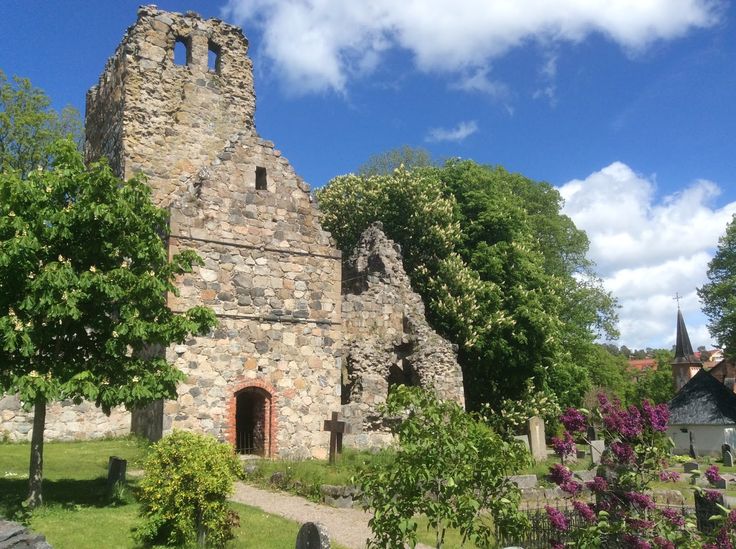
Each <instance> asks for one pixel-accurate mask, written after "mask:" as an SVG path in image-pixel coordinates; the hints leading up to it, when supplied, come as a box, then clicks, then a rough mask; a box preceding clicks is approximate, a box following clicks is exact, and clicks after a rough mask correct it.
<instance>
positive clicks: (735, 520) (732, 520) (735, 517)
mask: <svg viewBox="0 0 736 549" xmlns="http://www.w3.org/2000/svg"><path fill="white" fill-rule="evenodd" d="M727 521H728V523H729V524H731V525H733V524H736V509H732V510H731V512H730V513H729V514H728V519H727Z"/></svg>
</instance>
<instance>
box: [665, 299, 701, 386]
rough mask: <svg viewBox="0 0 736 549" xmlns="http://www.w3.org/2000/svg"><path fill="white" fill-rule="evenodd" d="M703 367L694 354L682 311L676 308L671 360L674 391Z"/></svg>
mask: <svg viewBox="0 0 736 549" xmlns="http://www.w3.org/2000/svg"><path fill="white" fill-rule="evenodd" d="M702 367H703V363H702V362H701V361H700V359H698V358H697V357H696V356H695V353H694V352H693V346H692V344H691V343H690V336H689V335H688V333H687V327H686V326H685V319H684V318H683V317H682V311H681V310H680V308H679V307H678V308H677V341H676V343H675V358H674V359H673V360H672V380H673V382H674V384H675V392H679V391H680V389H682V387H683V386H684V385H685V384H686V383H687V382H688V381H690V379H692V377H693V376H694V375H695V374H697V373H698V371H700V370H701V369H702Z"/></svg>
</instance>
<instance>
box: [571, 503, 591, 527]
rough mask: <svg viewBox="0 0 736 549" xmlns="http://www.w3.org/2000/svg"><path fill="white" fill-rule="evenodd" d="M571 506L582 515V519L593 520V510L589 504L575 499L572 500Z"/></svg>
mask: <svg viewBox="0 0 736 549" xmlns="http://www.w3.org/2000/svg"><path fill="white" fill-rule="evenodd" d="M572 506H573V507H575V510H576V511H577V512H578V513H580V516H581V517H583V519H584V520H586V521H587V522H595V512H594V511H593V509H592V508H591V507H590V505H589V504H587V503H584V502H582V501H578V500H575V501H573V502H572Z"/></svg>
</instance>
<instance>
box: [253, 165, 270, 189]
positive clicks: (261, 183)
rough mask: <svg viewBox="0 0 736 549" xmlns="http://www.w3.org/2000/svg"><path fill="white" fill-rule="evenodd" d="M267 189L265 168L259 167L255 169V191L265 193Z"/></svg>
mask: <svg viewBox="0 0 736 549" xmlns="http://www.w3.org/2000/svg"><path fill="white" fill-rule="evenodd" d="M266 189H268V183H267V182H266V168H261V167H260V166H259V167H257V168H256V190H257V191H265V190H266Z"/></svg>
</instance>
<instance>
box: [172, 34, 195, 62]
mask: <svg viewBox="0 0 736 549" xmlns="http://www.w3.org/2000/svg"><path fill="white" fill-rule="evenodd" d="M191 62H192V48H191V41H190V40H189V39H188V38H183V37H181V36H180V37H178V38H177V39H176V42H175V43H174V64H175V65H181V66H184V65H189V64H190V63H191Z"/></svg>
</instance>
